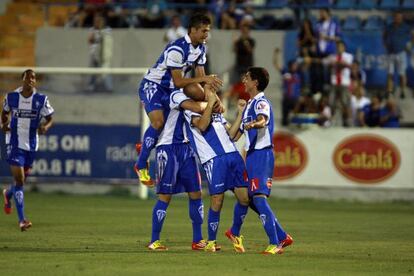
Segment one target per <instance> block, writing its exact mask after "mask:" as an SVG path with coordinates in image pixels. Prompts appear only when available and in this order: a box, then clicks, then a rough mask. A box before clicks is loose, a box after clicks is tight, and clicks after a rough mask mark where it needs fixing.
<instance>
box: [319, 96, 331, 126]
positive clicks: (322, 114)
mask: <svg viewBox="0 0 414 276" xmlns="http://www.w3.org/2000/svg"><path fill="white" fill-rule="evenodd" d="M318 112H319V121H318V124H319V125H320V126H321V127H330V126H331V125H332V109H331V107H330V106H329V98H328V97H327V96H322V97H321V99H320V100H319V103H318Z"/></svg>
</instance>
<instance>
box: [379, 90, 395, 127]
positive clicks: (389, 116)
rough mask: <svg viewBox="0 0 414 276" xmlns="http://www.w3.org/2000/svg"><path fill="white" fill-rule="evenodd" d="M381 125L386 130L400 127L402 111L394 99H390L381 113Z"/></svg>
mask: <svg viewBox="0 0 414 276" xmlns="http://www.w3.org/2000/svg"><path fill="white" fill-rule="evenodd" d="M380 124H381V126H382V127H386V128H398V127H400V111H399V109H398V106H397V103H396V102H395V100H394V98H393V97H388V99H387V101H386V103H385V105H384V107H383V108H381V111H380Z"/></svg>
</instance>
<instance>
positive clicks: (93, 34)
mask: <svg viewBox="0 0 414 276" xmlns="http://www.w3.org/2000/svg"><path fill="white" fill-rule="evenodd" d="M88 42H89V65H90V66H91V67H95V68H99V67H110V63H111V60H112V49H113V39H112V32H111V29H110V28H108V27H106V26H105V19H104V18H103V17H102V16H101V15H96V16H95V21H94V27H93V28H92V29H91V30H90V32H89V36H88ZM102 79H103V84H104V88H105V91H106V92H112V91H113V85H112V76H111V75H103V76H102ZM97 89H98V82H97V76H96V75H92V77H91V78H90V80H89V85H88V90H89V91H97Z"/></svg>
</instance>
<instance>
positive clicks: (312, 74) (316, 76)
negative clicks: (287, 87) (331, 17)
mask: <svg viewBox="0 0 414 276" xmlns="http://www.w3.org/2000/svg"><path fill="white" fill-rule="evenodd" d="M297 42H298V48H299V56H300V57H301V58H303V61H305V62H302V63H301V70H302V72H303V86H305V87H310V90H311V92H312V94H316V93H318V92H322V90H323V87H322V86H321V84H322V83H323V66H322V64H320V63H317V62H311V60H312V59H313V58H315V59H316V58H317V57H318V56H317V52H316V37H315V32H314V30H313V27H312V22H311V21H310V20H309V19H305V20H304V21H303V23H302V25H301V27H300V30H299V34H298V40H297Z"/></svg>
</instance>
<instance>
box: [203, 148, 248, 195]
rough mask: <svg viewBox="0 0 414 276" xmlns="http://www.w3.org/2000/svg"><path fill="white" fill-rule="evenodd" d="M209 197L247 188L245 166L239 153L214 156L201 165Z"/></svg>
mask: <svg viewBox="0 0 414 276" xmlns="http://www.w3.org/2000/svg"><path fill="white" fill-rule="evenodd" d="M203 168H204V171H205V172H206V176H207V180H208V191H209V193H210V195H215V194H222V193H224V192H225V191H227V190H233V189H234V188H235V187H246V188H247V187H248V183H247V174H246V166H245V165H244V161H243V158H242V157H241V155H240V153H239V152H232V153H227V154H224V155H220V156H216V157H214V158H213V159H210V160H209V161H207V162H206V163H204V164H203Z"/></svg>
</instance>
